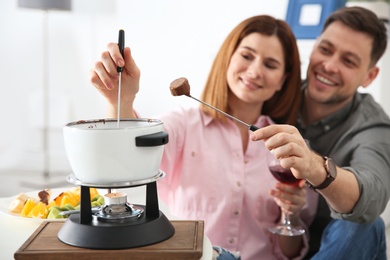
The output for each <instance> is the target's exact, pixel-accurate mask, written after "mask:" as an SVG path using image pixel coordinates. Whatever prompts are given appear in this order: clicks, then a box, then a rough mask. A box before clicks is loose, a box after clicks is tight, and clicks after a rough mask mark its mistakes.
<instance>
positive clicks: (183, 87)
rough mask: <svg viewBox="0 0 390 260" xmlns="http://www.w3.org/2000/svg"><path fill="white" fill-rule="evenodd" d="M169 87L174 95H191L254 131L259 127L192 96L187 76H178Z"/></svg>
mask: <svg viewBox="0 0 390 260" xmlns="http://www.w3.org/2000/svg"><path fill="white" fill-rule="evenodd" d="M169 88H170V90H171V94H172V95H173V96H182V95H184V96H187V97H190V98H192V99H194V100H196V101H198V102H200V103H202V104H203V105H205V106H208V107H209V108H211V109H214V110H215V111H217V112H219V113H221V114H224V115H225V116H227V117H229V118H231V119H233V120H235V121H237V122H238V123H240V124H243V125H245V126H246V127H248V128H249V130H250V131H252V132H254V131H256V130H258V129H259V128H258V127H257V126H254V125H250V124H247V123H245V122H244V121H241V120H240V119H238V118H236V117H234V116H232V115H229V114H228V113H225V112H224V111H222V110H220V109H218V108H216V107H213V106H212V105H210V104H207V103H206V102H204V101H202V100H199V99H197V98H195V97H193V96H191V94H190V92H191V87H190V84H189V83H188V80H187V79H186V78H184V77H182V78H178V79H175V80H174V81H172V83H171V85H170V87H169Z"/></svg>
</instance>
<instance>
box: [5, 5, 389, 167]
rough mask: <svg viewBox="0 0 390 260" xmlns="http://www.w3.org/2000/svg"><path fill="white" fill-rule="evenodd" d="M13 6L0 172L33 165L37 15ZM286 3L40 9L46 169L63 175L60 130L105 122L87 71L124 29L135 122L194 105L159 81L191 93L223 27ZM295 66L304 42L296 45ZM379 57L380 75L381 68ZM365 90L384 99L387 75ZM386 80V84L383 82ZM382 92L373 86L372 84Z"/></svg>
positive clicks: (38, 80)
mask: <svg viewBox="0 0 390 260" xmlns="http://www.w3.org/2000/svg"><path fill="white" fill-rule="evenodd" d="M17 3H18V0H1V1H0V35H1V40H0V76H1V86H2V91H1V95H0V118H1V125H0V126H1V134H0V173H1V171H3V170H5V169H8V168H17V169H26V170H27V169H28V170H38V171H39V170H41V169H42V168H43V153H42V149H43V144H42V140H43V138H42V127H43V125H44V124H43V106H42V103H43V99H42V96H43V95H42V89H43V82H44V72H43V55H44V50H43V45H44V41H43V25H44V21H45V20H44V17H45V14H44V12H43V11H39V10H32V9H21V8H18V4H17ZM287 4H288V0H274V1H268V0H242V1H236V0H213V1H209V0H197V1H181V0H164V1H161V0H148V1H138V0H72V11H71V12H61V11H49V12H48V13H47V20H46V21H47V22H48V34H49V37H48V44H49V48H48V50H47V52H48V54H49V66H48V67H49V69H48V85H49V89H50V103H51V104H50V139H49V140H50V149H49V150H50V165H51V167H50V169H51V170H52V171H71V169H70V167H69V165H68V162H67V159H66V156H65V153H64V147H63V141H62V126H63V125H64V124H66V123H67V122H70V121H75V120H79V119H92V118H102V117H105V116H106V107H105V101H104V100H103V98H102V97H101V96H100V95H99V94H98V93H97V91H96V90H95V89H94V88H93V87H92V86H91V84H90V83H89V82H88V77H89V70H90V68H91V67H92V66H93V64H94V62H95V61H96V60H97V59H98V58H99V55H100V53H101V52H102V51H103V50H105V48H106V45H107V43H108V42H111V41H112V42H116V41H117V38H118V30H119V29H124V30H125V32H126V45H128V46H130V47H131V48H132V53H133V56H134V57H135V60H136V62H137V64H138V66H139V67H140V68H141V71H142V77H141V90H140V93H139V95H138V98H137V100H136V105H137V109H138V111H139V112H141V113H142V115H144V116H146V117H152V116H153V115H155V114H157V113H160V112H164V111H167V110H170V109H172V108H173V107H175V106H177V105H183V106H197V105H198V104H197V103H196V102H195V101H194V100H192V99H188V98H186V97H172V96H171V95H170V92H169V90H168V87H169V84H170V82H171V81H172V80H174V79H176V78H177V77H181V76H184V77H187V78H188V79H189V81H190V84H191V93H192V95H194V96H199V95H200V93H201V90H202V88H203V84H204V82H205V80H206V77H207V75H208V71H209V69H210V66H211V63H212V61H213V59H214V56H215V54H216V52H217V50H218V49H219V47H220V45H221V43H222V41H223V40H224V39H225V37H226V36H227V34H228V33H229V32H230V31H231V29H232V28H233V27H234V26H235V25H237V24H238V23H239V22H240V21H242V20H243V19H245V18H247V17H250V16H253V15H257V14H269V15H273V16H275V17H277V18H281V19H284V17H285V15H286V11H287ZM300 48H301V56H302V58H303V60H302V62H303V67H304V68H305V66H306V59H307V55H308V53H310V50H311V43H310V42H309V44H307V43H305V42H304V41H300ZM389 53H390V51H388V52H387V56H386V60H384V61H382V62H381V63H383V64H385V66H384V69H382V70H383V71H386V70H387V71H388V70H389V67H390V64H389V63H390V54H389ZM383 71H382V77H381V78H380V79H378V80H377V81H376V82H377V83H375V84H376V85H374V86H373V87H372V88H369V91H371V92H372V93H373V94H374V96H375V97H376V98H377V100H378V101H379V102H381V103H383V104H384V105H385V106H386V110H387V111H388V112H390V104H389V103H388V102H387V103H386V102H385V97H386V96H389V94H390V93H387V92H389V91H390V90H388V89H386V88H385V86H386V85H388V83H389V82H390V79H389V77H390V75H389V74H388V73H383ZM386 82H387V84H386ZM381 85H383V87H382V88H381V87H380V86H381Z"/></svg>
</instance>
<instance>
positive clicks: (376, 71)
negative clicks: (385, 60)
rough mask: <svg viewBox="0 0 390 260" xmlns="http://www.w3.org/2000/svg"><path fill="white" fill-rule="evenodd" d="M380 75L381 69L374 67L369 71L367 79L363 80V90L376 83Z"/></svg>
mask: <svg viewBox="0 0 390 260" xmlns="http://www.w3.org/2000/svg"><path fill="white" fill-rule="evenodd" d="M378 74H379V67H377V66H374V67H372V68H371V69H370V70H369V71H368V73H367V75H366V77H365V78H364V79H363V81H362V84H361V86H362V87H363V88H366V87H368V86H369V85H370V84H371V83H372V82H373V81H374V79H376V76H378Z"/></svg>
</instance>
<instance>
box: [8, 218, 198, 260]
mask: <svg viewBox="0 0 390 260" xmlns="http://www.w3.org/2000/svg"><path fill="white" fill-rule="evenodd" d="M171 223H172V224H173V226H174V227H175V234H174V235H173V236H172V237H171V238H169V239H167V240H165V241H163V242H160V243H157V244H153V245H149V246H143V247H138V248H131V249H120V250H98V249H86V248H79V247H74V246H70V245H67V244H64V243H63V242H61V241H60V240H59V239H58V238H57V234H58V231H59V230H60V228H61V227H62V225H63V222H50V221H47V222H43V223H42V224H41V225H40V226H39V227H38V228H37V230H36V231H35V232H34V233H33V234H32V235H31V236H30V238H28V239H27V240H26V242H25V243H24V244H23V245H22V246H21V247H20V248H19V249H18V250H17V251H16V252H15V254H14V257H15V259H16V260H19V259H39V260H47V259H55V260H61V259H66V260H68V259H116V260H117V259H118V260H120V259H142V260H147V259H180V260H181V259H200V258H201V257H202V253H203V232H204V231H203V228H204V227H203V225H204V222H203V221H171Z"/></svg>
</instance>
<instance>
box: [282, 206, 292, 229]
mask: <svg viewBox="0 0 390 260" xmlns="http://www.w3.org/2000/svg"><path fill="white" fill-rule="evenodd" d="M282 224H283V225H284V226H291V221H290V214H288V213H287V212H286V211H285V210H283V209H282Z"/></svg>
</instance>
